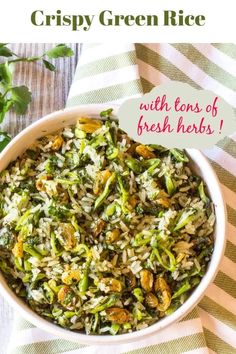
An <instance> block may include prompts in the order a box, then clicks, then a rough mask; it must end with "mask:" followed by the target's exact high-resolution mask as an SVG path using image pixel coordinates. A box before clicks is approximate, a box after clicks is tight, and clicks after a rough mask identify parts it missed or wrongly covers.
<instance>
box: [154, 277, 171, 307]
mask: <svg viewBox="0 0 236 354" xmlns="http://www.w3.org/2000/svg"><path fill="white" fill-rule="evenodd" d="M154 288H155V292H156V293H159V294H160V299H161V302H160V303H159V304H158V306H157V309H158V310H159V311H166V310H167V309H168V307H169V306H170V304H171V293H170V287H169V285H168V284H167V282H166V281H165V279H164V278H162V277H159V278H157V279H156V281H155V285H154Z"/></svg>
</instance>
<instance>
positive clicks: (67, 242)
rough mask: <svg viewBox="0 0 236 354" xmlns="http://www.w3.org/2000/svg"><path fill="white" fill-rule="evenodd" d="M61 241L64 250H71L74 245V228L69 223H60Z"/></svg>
mask: <svg viewBox="0 0 236 354" xmlns="http://www.w3.org/2000/svg"><path fill="white" fill-rule="evenodd" d="M60 229H61V237H62V243H63V246H64V248H65V250H66V251H69V250H71V249H72V248H74V247H75V245H76V238H75V229H74V227H73V226H72V225H71V224H69V223H60Z"/></svg>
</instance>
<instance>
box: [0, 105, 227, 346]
mask: <svg viewBox="0 0 236 354" xmlns="http://www.w3.org/2000/svg"><path fill="white" fill-rule="evenodd" d="M107 106H108V105H104V104H98V105H97V104H96V105H94V104H91V105H81V106H76V107H73V108H65V109H63V110H59V111H55V112H53V113H50V114H47V115H45V116H44V117H43V118H41V119H39V120H37V121H36V122H34V123H32V124H30V125H29V126H28V127H26V128H25V129H23V130H22V131H21V132H20V133H19V134H17V135H16V136H15V137H14V138H13V140H12V141H11V142H10V143H9V144H8V146H7V147H6V148H5V149H4V150H3V152H1V153H0V170H2V169H4V166H3V167H1V162H2V159H4V157H5V156H6V155H7V154H8V153H10V152H11V150H12V149H14V148H15V147H16V146H17V144H20V142H21V141H22V140H23V139H24V137H25V136H26V135H27V134H29V133H30V132H31V131H32V130H35V129H37V128H40V127H43V126H45V125H46V124H47V123H48V122H51V121H53V120H54V119H60V118H65V119H66V117H67V116H69V115H72V116H73V115H80V114H87V115H90V116H92V115H95V116H96V115H98V114H99V112H100V111H102V110H104V109H107ZM111 106H112V107H114V112H115V114H117V111H118V108H119V106H116V105H113V104H112V105H111ZM83 112H85V113H83ZM66 125H67V126H69V124H65V126H66ZM41 132H42V131H41ZM41 135H42V136H43V134H41ZM44 135H45V134H44ZM186 151H187V152H188V153H189V154H190V156H191V157H192V156H194V159H195V160H199V161H200V162H201V168H204V169H207V170H208V174H209V180H210V181H211V183H214V184H215V188H216V189H215V190H214V192H215V193H216V194H217V200H218V207H219V208H220V211H221V213H222V215H221V220H220V223H218V224H217V235H218V236H217V237H218V238H219V236H220V237H221V238H219V240H218V239H217V242H215V246H214V251H213V255H212V258H211V261H210V263H209V266H208V269H207V272H206V274H205V275H204V277H203V278H202V280H201V282H200V283H199V285H198V286H197V288H196V289H195V290H194V291H193V293H192V294H191V295H190V297H189V298H188V299H187V300H186V302H185V303H184V304H183V305H181V306H180V307H179V308H178V309H177V310H176V311H175V312H173V313H172V314H171V315H169V316H167V317H164V318H163V319H161V320H160V321H158V322H156V323H154V324H153V325H151V326H149V327H147V328H144V329H141V330H139V331H135V332H131V333H126V334H120V335H116V336H112V335H87V334H83V333H78V332H73V331H70V330H68V329H64V328H62V327H60V326H58V325H56V324H54V323H51V322H49V321H47V320H46V319H44V318H43V317H41V316H39V315H38V314H36V313H35V312H34V311H33V310H31V309H30V308H29V307H28V305H27V304H26V303H24V302H23V300H21V299H20V298H18V297H17V295H16V294H15V293H14V292H13V291H12V290H11V289H10V288H9V287H8V285H7V282H6V280H5V278H4V276H3V275H2V274H0V292H1V294H2V295H3V296H4V297H5V298H6V300H7V301H8V302H9V304H10V305H11V306H12V307H14V309H15V310H16V311H18V313H19V314H20V315H21V316H22V317H23V318H25V319H26V320H28V321H29V322H31V323H32V324H33V325H35V326H37V327H39V328H40V329H42V330H44V331H47V332H48V333H51V334H53V335H55V336H59V337H61V338H63V339H66V340H70V341H72V342H76V343H80V344H87V345H91V344H93V345H95V344H96V345H114V344H122V343H128V342H133V341H138V340H141V339H145V338H147V337H148V336H150V335H151V334H154V333H158V332H160V331H161V330H163V329H164V328H166V327H167V326H170V325H171V324H173V323H176V322H177V321H180V320H181V319H182V318H183V317H185V316H186V315H187V314H188V313H189V312H190V311H191V310H192V309H193V308H194V307H195V306H196V304H197V303H199V301H200V300H201V299H202V297H203V296H204V294H205V291H206V290H207V287H208V286H209V285H210V284H211V283H212V282H213V280H214V278H215V276H216V273H217V271H218V268H219V265H220V262H221V260H222V257H223V255H224V250H225V244H226V217H227V214H226V205H225V201H224V198H223V195H222V191H221V188H220V182H219V180H218V177H217V176H216V173H215V171H214V170H213V168H212V167H211V165H210V163H209V162H208V160H207V159H206V158H205V156H204V155H203V154H202V152H200V151H199V150H197V149H186ZM19 155H20V154H19ZM8 163H10V160H8Z"/></svg>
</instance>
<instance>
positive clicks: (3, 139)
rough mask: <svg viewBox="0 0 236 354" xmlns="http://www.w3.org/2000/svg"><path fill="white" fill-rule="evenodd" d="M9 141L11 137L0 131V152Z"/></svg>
mask: <svg viewBox="0 0 236 354" xmlns="http://www.w3.org/2000/svg"><path fill="white" fill-rule="evenodd" d="M10 141H11V137H10V136H9V135H8V134H7V133H6V132H2V131H0V151H2V150H3V149H4V148H5V147H6V146H7V144H8V143H9V142H10Z"/></svg>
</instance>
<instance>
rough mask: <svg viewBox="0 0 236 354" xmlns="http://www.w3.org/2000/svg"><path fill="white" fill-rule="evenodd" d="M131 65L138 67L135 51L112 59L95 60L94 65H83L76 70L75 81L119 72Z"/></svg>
mask: <svg viewBox="0 0 236 354" xmlns="http://www.w3.org/2000/svg"><path fill="white" fill-rule="evenodd" d="M130 65H136V54H135V51H132V52H126V53H121V54H119V55H114V56H112V57H107V58H103V59H100V60H95V61H93V62H92V63H88V64H84V65H81V66H79V67H78V69H77V70H76V73H75V77H74V81H77V80H79V79H83V78H85V77H89V76H94V75H97V74H101V73H105V72H108V71H112V70H117V69H120V68H124V67H126V66H130Z"/></svg>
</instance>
